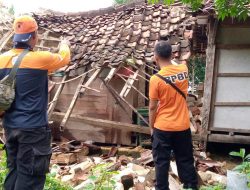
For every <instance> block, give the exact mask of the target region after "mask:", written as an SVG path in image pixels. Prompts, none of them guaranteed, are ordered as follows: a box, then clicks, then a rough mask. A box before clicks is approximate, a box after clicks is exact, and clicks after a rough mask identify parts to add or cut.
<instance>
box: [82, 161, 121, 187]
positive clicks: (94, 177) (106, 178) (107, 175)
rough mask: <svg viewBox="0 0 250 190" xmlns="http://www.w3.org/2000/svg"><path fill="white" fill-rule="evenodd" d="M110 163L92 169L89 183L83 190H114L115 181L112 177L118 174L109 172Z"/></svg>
mask: <svg viewBox="0 0 250 190" xmlns="http://www.w3.org/2000/svg"><path fill="white" fill-rule="evenodd" d="M111 166H112V163H107V164H99V165H97V166H96V167H94V168H92V170H91V176H90V177H89V181H90V182H89V183H88V184H86V186H85V187H84V189H85V190H112V189H115V186H116V181H115V180H114V179H112V177H113V176H114V175H116V174H118V172H117V171H112V170H110V167H111Z"/></svg>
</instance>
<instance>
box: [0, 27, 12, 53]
mask: <svg viewBox="0 0 250 190" xmlns="http://www.w3.org/2000/svg"><path fill="white" fill-rule="evenodd" d="M13 35H14V32H13V31H12V30H11V31H9V32H8V33H7V34H6V35H5V36H4V37H3V38H2V39H1V40H0V52H1V51H2V50H3V48H4V47H5V46H6V44H7V43H8V42H9V40H10V38H11V37H12V36H13Z"/></svg>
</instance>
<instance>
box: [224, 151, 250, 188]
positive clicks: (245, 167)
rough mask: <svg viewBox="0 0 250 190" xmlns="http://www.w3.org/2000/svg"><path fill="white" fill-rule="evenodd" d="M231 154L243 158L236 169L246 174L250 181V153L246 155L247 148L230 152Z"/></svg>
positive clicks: (249, 184) (249, 185)
mask: <svg viewBox="0 0 250 190" xmlns="http://www.w3.org/2000/svg"><path fill="white" fill-rule="evenodd" d="M229 154H230V155H231V156H235V157H239V158H241V159H242V163H241V164H239V165H238V166H236V167H235V168H234V171H238V172H240V173H243V174H246V175H247V178H248V180H249V181H250V162H249V159H250V154H248V155H246V150H245V149H244V148H241V149H240V151H239V152H230V153H229ZM248 187H250V182H249V183H248Z"/></svg>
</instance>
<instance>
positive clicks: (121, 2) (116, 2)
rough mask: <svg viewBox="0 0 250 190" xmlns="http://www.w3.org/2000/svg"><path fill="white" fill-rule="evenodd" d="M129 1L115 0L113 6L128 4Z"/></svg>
mask: <svg viewBox="0 0 250 190" xmlns="http://www.w3.org/2000/svg"><path fill="white" fill-rule="evenodd" d="M130 1H131V0H115V4H118V5H121V4H126V3H129V2H130Z"/></svg>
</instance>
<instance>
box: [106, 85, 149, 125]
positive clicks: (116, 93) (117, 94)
mask: <svg viewBox="0 0 250 190" xmlns="http://www.w3.org/2000/svg"><path fill="white" fill-rule="evenodd" d="M108 86H109V85H108ZM109 88H110V90H111V91H112V92H113V93H114V94H115V95H116V96H117V97H119V98H120V99H121V100H122V101H123V102H125V103H126V104H127V105H128V106H129V107H130V108H131V109H132V110H133V111H134V112H135V113H136V114H137V115H138V116H139V117H140V118H141V119H142V120H143V121H144V122H145V123H146V124H147V125H148V126H149V123H148V121H146V120H145V118H144V117H143V116H142V115H141V114H140V113H139V112H138V111H137V110H136V109H135V108H134V107H133V106H132V105H131V104H130V103H129V102H128V101H127V100H125V99H124V98H123V97H121V96H120V95H119V93H118V92H116V91H115V89H113V88H112V87H111V86H109Z"/></svg>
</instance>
